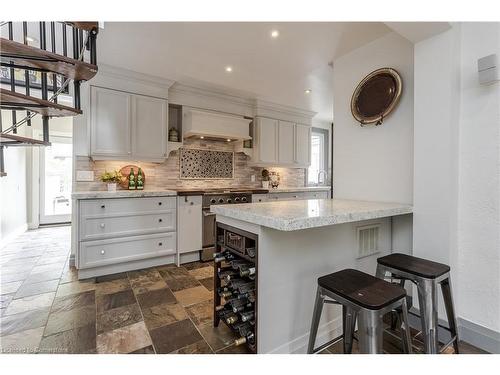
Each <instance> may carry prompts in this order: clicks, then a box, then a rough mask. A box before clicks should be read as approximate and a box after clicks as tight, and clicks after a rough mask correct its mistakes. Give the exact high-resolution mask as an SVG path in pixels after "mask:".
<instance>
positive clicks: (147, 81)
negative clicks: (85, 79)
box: [90, 64, 175, 99]
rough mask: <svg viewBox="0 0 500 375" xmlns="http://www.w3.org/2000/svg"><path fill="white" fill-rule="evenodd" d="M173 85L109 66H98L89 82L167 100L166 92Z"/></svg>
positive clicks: (169, 82)
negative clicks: (95, 73)
mask: <svg viewBox="0 0 500 375" xmlns="http://www.w3.org/2000/svg"><path fill="white" fill-rule="evenodd" d="M174 83H175V81H173V80H171V79H166V78H162V77H156V76H152V75H149V74H143V73H139V72H135V71H132V70H128V69H123V68H118V67H115V66H111V65H106V64H99V72H98V73H97V75H96V76H95V77H94V78H93V79H92V81H90V85H91V86H100V87H108V88H113V89H115V90H123V91H127V92H134V93H137V94H142V95H148V96H154V97H159V98H164V99H168V90H169V88H170V87H171V86H172V85H173V84H174Z"/></svg>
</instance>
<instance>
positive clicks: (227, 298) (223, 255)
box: [214, 222, 258, 353]
mask: <svg viewBox="0 0 500 375" xmlns="http://www.w3.org/2000/svg"><path fill="white" fill-rule="evenodd" d="M215 230H216V240H217V241H216V253H215V255H214V327H218V326H219V323H220V322H221V321H222V322H223V323H224V324H226V325H227V326H228V327H229V328H230V329H231V330H232V331H233V332H234V333H235V341H234V343H235V345H246V346H247V347H248V349H249V350H250V351H251V352H252V353H257V275H258V273H257V248H258V236H257V235H255V234H253V233H249V232H246V231H244V230H241V229H238V228H234V227H231V226H229V225H226V224H223V223H219V222H217V223H216V229H215Z"/></svg>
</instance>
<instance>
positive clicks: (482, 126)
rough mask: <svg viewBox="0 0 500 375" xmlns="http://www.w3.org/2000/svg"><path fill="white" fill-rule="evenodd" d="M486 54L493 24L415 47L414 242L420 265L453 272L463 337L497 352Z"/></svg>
mask: <svg viewBox="0 0 500 375" xmlns="http://www.w3.org/2000/svg"><path fill="white" fill-rule="evenodd" d="M491 53H497V54H500V24H499V23H496V24H495V23H490V24H487V23H463V24H455V25H453V27H452V29H450V30H449V31H447V32H445V33H443V34H440V35H437V36H435V37H433V38H430V39H427V40H424V41H422V42H419V43H417V44H416V45H415V144H414V150H415V151H414V153H415V161H414V170H415V175H414V180H415V187H414V191H415V194H414V233H413V234H414V254H415V255H416V256H421V257H424V258H428V259H432V260H436V261H441V262H444V263H447V264H450V266H451V268H452V282H453V286H454V298H455V305H456V310H457V316H458V317H459V326H461V332H462V335H463V338H464V339H466V340H468V341H472V343H473V344H476V345H478V346H483V347H484V348H485V349H488V350H492V351H495V350H496V351H499V350H500V347H499V345H498V343H499V341H498V340H499V337H500V293H499V285H500V237H499V230H500V220H499V219H500V179H499V173H500V167H499V166H500V163H499V160H500V85H499V84H498V83H497V84H495V85H492V86H480V85H479V84H478V78H477V59H478V58H480V57H483V56H485V55H488V54H491ZM440 316H441V317H444V314H442V309H440ZM481 333H482V334H483V335H486V336H489V337H490V339H487V338H485V337H480V336H481ZM495 337H496V338H495ZM495 340H496V343H495Z"/></svg>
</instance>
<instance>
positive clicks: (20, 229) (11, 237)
mask: <svg viewBox="0 0 500 375" xmlns="http://www.w3.org/2000/svg"><path fill="white" fill-rule="evenodd" d="M27 230H28V224H23V225H21V226H19V227H18V228H16V229H14V230H13V231H12V232H11V233H10V234H8V235H7V236H5V237H2V238H1V239H0V249H2V248H3V247H4V246H6V245H7V244H9V243H10V242H12V241H13V240H15V239H16V237H17V236H20V235H21V234H23V233H24V232H26V231H27Z"/></svg>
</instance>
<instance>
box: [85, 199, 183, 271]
mask: <svg viewBox="0 0 500 375" xmlns="http://www.w3.org/2000/svg"><path fill="white" fill-rule="evenodd" d="M176 200H177V198H176V197H147V198H104V199H85V200H78V204H77V207H76V209H77V213H76V218H77V220H76V223H75V225H76V237H77V238H78V245H77V253H76V259H75V263H76V267H77V269H78V277H79V278H80V279H82V278H88V277H95V276H102V275H106V274H112V273H118V272H124V271H130V270H134V269H140V268H146V267H152V266H156V265H161V264H167V263H174V261H175V254H176V253H177V201H176Z"/></svg>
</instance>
